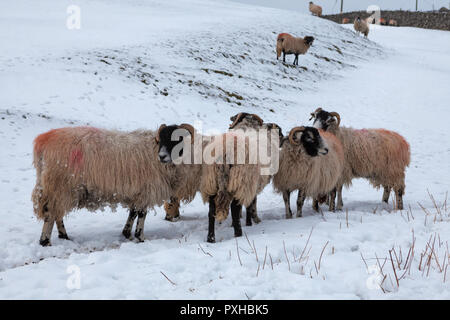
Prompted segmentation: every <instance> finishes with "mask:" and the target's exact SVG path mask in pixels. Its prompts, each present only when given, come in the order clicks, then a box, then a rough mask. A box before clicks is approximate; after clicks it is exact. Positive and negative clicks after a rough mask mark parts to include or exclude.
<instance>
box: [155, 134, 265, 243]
mask: <svg viewBox="0 0 450 320" xmlns="http://www.w3.org/2000/svg"><path fill="white" fill-rule="evenodd" d="M176 129H177V127H176V126H172V127H165V128H163V129H162V131H161V134H160V136H161V137H162V136H164V137H166V138H161V139H160V141H159V149H160V150H161V152H160V160H161V161H164V162H167V163H171V162H173V161H174V160H175V159H174V158H173V156H174V155H173V150H174V148H175V144H173V143H172V142H171V141H169V140H168V139H167V137H170V136H171V135H172V133H173V131H174V130H176ZM200 138H201V139H202V150H203V151H202V159H203V164H202V165H201V168H202V170H201V174H200V175H199V176H200V179H199V176H197V181H200V192H201V194H202V198H203V201H204V202H205V203H206V202H207V203H208V204H209V212H208V220H209V227H208V237H207V241H208V242H215V230H214V229H215V221H216V220H218V221H219V222H220V221H224V220H225V219H226V218H227V216H228V212H229V211H230V209H231V216H232V226H233V227H234V234H235V236H236V237H239V236H242V227H241V223H240V215H241V210H242V206H243V205H244V206H246V207H248V206H249V205H250V204H251V202H252V201H253V200H254V198H255V196H256V192H257V189H258V183H259V178H260V165H259V163H258V162H256V163H250V161H249V159H250V151H249V150H250V148H249V146H250V143H251V141H250V140H251V139H252V138H250V137H248V136H246V135H245V134H243V133H242V132H239V131H236V132H228V133H225V134H221V135H218V136H213V137H204V136H202V137H200ZM256 139H257V138H256ZM229 142H231V143H232V145H231V150H230V146H229ZM239 143H243V146H244V155H243V156H244V157H243V159H244V160H245V161H244V162H243V163H240V162H239V160H238V157H239V151H240V150H239V148H238V144H239ZM193 148H195V147H193ZM195 152H196V151H195V150H193V152H191V154H194V153H195Z"/></svg>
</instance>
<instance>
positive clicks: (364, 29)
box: [353, 17, 369, 38]
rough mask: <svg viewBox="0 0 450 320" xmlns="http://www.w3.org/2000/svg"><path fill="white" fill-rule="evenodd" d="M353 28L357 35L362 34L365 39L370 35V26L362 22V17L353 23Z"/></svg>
mask: <svg viewBox="0 0 450 320" xmlns="http://www.w3.org/2000/svg"><path fill="white" fill-rule="evenodd" d="M353 28H354V29H355V31H356V33H357V34H359V33H362V34H363V35H364V37H366V38H367V36H368V35H369V24H368V23H367V22H366V21H364V20H362V19H361V17H357V18H356V19H355V21H354V23H353Z"/></svg>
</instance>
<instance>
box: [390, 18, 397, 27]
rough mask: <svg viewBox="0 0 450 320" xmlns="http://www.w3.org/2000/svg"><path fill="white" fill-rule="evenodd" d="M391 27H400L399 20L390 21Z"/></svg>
mask: <svg viewBox="0 0 450 320" xmlns="http://www.w3.org/2000/svg"><path fill="white" fill-rule="evenodd" d="M389 25H390V26H391V27H398V22H397V20H394V19H389Z"/></svg>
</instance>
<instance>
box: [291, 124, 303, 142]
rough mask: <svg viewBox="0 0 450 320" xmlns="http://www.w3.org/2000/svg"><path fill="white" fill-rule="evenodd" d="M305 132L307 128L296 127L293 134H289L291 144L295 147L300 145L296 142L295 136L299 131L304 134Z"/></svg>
mask: <svg viewBox="0 0 450 320" xmlns="http://www.w3.org/2000/svg"><path fill="white" fill-rule="evenodd" d="M304 130H305V127H303V126H301V127H295V128H292V130H291V132H289V142H290V143H291V144H293V145H299V144H300V143H297V142H295V141H294V134H296V133H297V132H298V131H300V132H302V131H304Z"/></svg>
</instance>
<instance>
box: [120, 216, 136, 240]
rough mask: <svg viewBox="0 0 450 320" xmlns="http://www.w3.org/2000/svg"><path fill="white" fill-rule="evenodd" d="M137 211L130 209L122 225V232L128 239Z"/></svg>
mask: <svg viewBox="0 0 450 320" xmlns="http://www.w3.org/2000/svg"><path fill="white" fill-rule="evenodd" d="M137 214H138V213H137V211H136V210H134V209H130V213H129V215H128V219H127V222H126V223H125V226H124V227H123V230H122V234H123V236H124V237H125V238H127V239H130V237H131V228H132V227H133V223H134V219H136V216H137Z"/></svg>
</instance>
